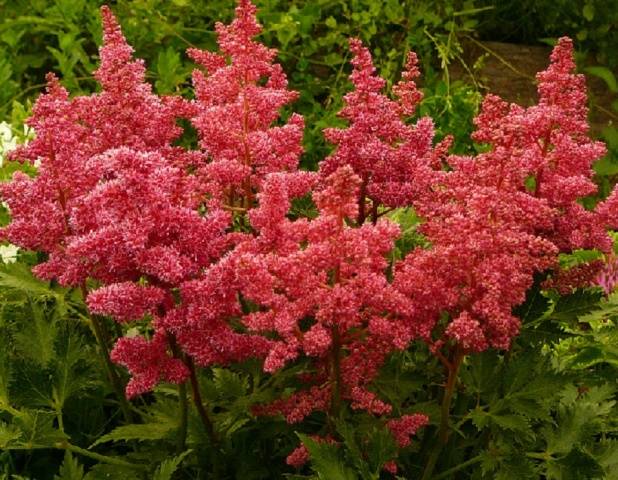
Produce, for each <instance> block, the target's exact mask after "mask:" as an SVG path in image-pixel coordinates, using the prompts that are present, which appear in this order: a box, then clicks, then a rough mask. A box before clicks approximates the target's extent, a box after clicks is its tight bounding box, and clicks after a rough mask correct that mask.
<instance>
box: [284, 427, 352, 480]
mask: <svg viewBox="0 0 618 480" xmlns="http://www.w3.org/2000/svg"><path fill="white" fill-rule="evenodd" d="M296 435H298V438H300V441H301V442H303V445H305V447H306V448H307V450H308V451H309V458H310V460H311V468H313V470H314V471H315V472H316V473H317V474H318V478H320V479H321V480H357V478H358V477H357V476H356V474H355V473H354V471H353V470H352V469H351V468H349V467H348V466H347V465H346V464H345V462H344V460H343V458H342V455H341V452H340V449H339V447H338V446H337V445H334V444H330V443H326V442H317V441H315V440H313V439H312V438H311V437H308V436H307V435H303V434H302V433H297V434H296Z"/></svg>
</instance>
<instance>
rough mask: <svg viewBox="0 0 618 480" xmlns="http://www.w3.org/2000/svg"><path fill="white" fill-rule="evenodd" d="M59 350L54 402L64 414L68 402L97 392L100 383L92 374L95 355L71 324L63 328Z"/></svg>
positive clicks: (56, 348)
mask: <svg viewBox="0 0 618 480" xmlns="http://www.w3.org/2000/svg"><path fill="white" fill-rule="evenodd" d="M55 350H56V355H55V358H54V360H53V362H52V364H53V366H52V378H53V380H52V399H53V404H54V407H55V408H56V410H58V411H60V410H62V408H63V407H64V404H65V402H66V401H67V400H68V399H70V398H72V397H74V396H76V395H78V394H79V393H80V392H84V391H88V390H90V389H92V388H94V387H95V386H96V385H97V384H98V380H97V378H96V377H95V376H94V375H93V374H92V373H93V369H94V365H93V357H92V352H90V351H89V350H88V348H86V343H85V342H84V338H83V337H82V336H81V334H79V333H78V332H77V331H76V329H75V328H74V327H73V326H72V325H71V324H64V325H63V327H62V328H60V331H59V335H58V338H57V341H56V344H55Z"/></svg>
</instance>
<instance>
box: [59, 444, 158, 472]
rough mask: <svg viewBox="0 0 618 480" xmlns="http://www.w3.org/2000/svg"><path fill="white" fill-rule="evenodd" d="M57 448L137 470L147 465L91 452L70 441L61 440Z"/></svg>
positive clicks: (143, 468)
mask: <svg viewBox="0 0 618 480" xmlns="http://www.w3.org/2000/svg"><path fill="white" fill-rule="evenodd" d="M54 446H55V447H56V448H59V449H61V450H68V451H69V452H73V453H77V454H79V455H83V456H84V457H89V458H92V459H93V460H96V461H98V462H102V463H108V464H110V465H118V466H121V467H128V468H132V469H135V470H145V469H146V467H145V466H144V465H135V464H133V463H130V462H127V461H125V460H120V459H119V458H115V457H108V456H107V455H101V454H100V453H96V452H91V451H90V450H86V449H85V448H81V447H78V446H77V445H73V444H71V443H68V442H60V443H57V444H55V445H54Z"/></svg>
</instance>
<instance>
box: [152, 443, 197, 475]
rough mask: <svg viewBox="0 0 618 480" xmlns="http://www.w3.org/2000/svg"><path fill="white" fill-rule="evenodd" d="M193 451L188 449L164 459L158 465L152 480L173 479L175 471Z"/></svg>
mask: <svg viewBox="0 0 618 480" xmlns="http://www.w3.org/2000/svg"><path fill="white" fill-rule="evenodd" d="M191 452H192V450H187V451H186V452H183V453H181V454H180V455H177V456H175V457H171V458H166V459H165V460H163V461H162V462H161V464H160V465H159V466H158V467H157V470H156V471H155V473H154V476H153V477H152V480H172V476H173V475H174V472H175V471H176V470H177V469H178V467H179V466H180V464H181V463H182V461H183V460H184V459H185V457H186V456H187V455H189V454H190V453H191Z"/></svg>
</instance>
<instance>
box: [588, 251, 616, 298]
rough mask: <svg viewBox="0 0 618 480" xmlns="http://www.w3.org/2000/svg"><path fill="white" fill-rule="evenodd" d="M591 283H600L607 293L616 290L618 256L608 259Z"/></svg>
mask: <svg viewBox="0 0 618 480" xmlns="http://www.w3.org/2000/svg"><path fill="white" fill-rule="evenodd" d="M591 283H592V285H599V286H600V287H601V288H602V289H603V291H604V292H605V293H606V294H607V295H609V294H610V293H613V292H614V290H616V288H617V287H618V258H617V257H616V256H615V255H612V256H611V257H610V258H609V259H608V260H607V262H606V263H605V265H603V268H602V269H601V271H600V272H599V273H598V274H597V276H596V278H595V279H594V280H593V282H591Z"/></svg>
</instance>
